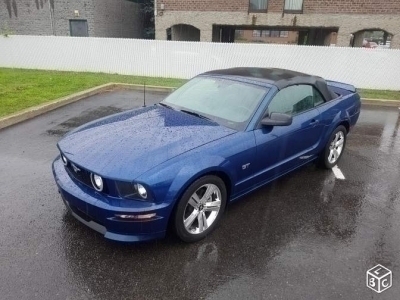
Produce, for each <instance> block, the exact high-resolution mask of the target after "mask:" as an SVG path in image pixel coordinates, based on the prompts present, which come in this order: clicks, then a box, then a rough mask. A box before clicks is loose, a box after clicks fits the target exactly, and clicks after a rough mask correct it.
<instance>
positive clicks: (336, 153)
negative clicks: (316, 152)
mask: <svg viewBox="0 0 400 300" xmlns="http://www.w3.org/2000/svg"><path fill="white" fill-rule="evenodd" d="M343 145H344V133H343V131H338V132H336V134H335V138H334V139H333V141H332V142H331V145H330V146H329V155H328V161H329V163H330V164H334V163H335V162H336V161H337V160H338V159H339V157H340V154H341V153H342V151H343Z"/></svg>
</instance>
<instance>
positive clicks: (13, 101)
mask: <svg viewBox="0 0 400 300" xmlns="http://www.w3.org/2000/svg"><path fill="white" fill-rule="evenodd" d="M109 82H119V83H135V84H143V83H144V82H145V83H146V85H157V86H172V87H177V86H180V85H182V84H183V83H184V82H185V80H182V79H171V78H152V77H138V76H125V75H115V74H104V73H75V72H57V71H40V70H25V69H5V68H0V117H2V116H5V115H8V114H12V113H15V112H17V111H20V110H22V109H25V108H28V107H32V106H35V105H39V104H42V103H45V102H48V101H51V100H55V99H57V98H60V97H63V96H67V95H69V94H72V93H76V92H79V91H83V90H85V89H88V88H91V87H95V86H98V85H101V84H105V83H109Z"/></svg>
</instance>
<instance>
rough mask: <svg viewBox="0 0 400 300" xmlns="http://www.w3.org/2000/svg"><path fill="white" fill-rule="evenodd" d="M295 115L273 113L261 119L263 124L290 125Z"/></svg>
mask: <svg viewBox="0 0 400 300" xmlns="http://www.w3.org/2000/svg"><path fill="white" fill-rule="evenodd" d="M292 121H293V117H292V116H291V115H288V114H281V113H271V115H270V116H269V117H264V118H263V119H262V120H261V124H262V125H263V126H289V125H290V124H292Z"/></svg>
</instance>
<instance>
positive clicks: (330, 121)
mask: <svg viewBox="0 0 400 300" xmlns="http://www.w3.org/2000/svg"><path fill="white" fill-rule="evenodd" d="M330 88H331V89H332V90H333V91H334V92H335V93H337V94H339V95H340V96H339V97H338V98H336V99H333V100H331V101H328V102H326V103H325V104H322V105H320V106H319V107H318V110H319V113H320V115H321V122H322V123H323V125H324V126H325V130H324V135H323V136H322V138H321V145H320V150H322V149H323V147H324V146H325V145H326V143H327V141H328V139H329V137H330V135H331V134H332V132H333V131H334V130H335V128H336V127H338V126H339V125H341V124H343V125H345V127H347V129H348V130H349V131H350V130H351V129H352V128H353V127H354V125H355V124H356V123H357V120H358V117H359V115H360V110H361V101H360V96H359V95H358V93H356V92H355V93H354V92H351V91H349V90H346V89H342V88H339V87H330Z"/></svg>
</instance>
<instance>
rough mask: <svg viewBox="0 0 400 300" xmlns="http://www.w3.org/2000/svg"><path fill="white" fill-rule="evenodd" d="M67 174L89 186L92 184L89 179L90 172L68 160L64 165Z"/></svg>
mask: <svg viewBox="0 0 400 300" xmlns="http://www.w3.org/2000/svg"><path fill="white" fill-rule="evenodd" d="M65 169H66V170H67V172H68V174H69V176H71V177H72V178H75V179H76V180H78V181H79V182H82V183H83V184H86V185H87V186H89V187H93V186H92V181H91V180H90V172H88V171H86V170H85V169H83V168H81V167H78V166H76V165H74V164H73V163H71V162H68V165H66V166H65Z"/></svg>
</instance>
